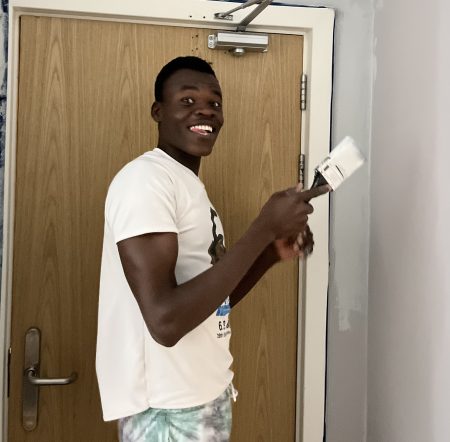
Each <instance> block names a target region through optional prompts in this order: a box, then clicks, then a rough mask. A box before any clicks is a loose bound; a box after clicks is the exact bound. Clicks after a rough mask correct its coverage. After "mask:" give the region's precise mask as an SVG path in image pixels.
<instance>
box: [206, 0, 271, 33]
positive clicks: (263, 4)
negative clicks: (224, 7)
mask: <svg viewBox="0 0 450 442" xmlns="http://www.w3.org/2000/svg"><path fill="white" fill-rule="evenodd" d="M272 2H273V0H248V1H247V2H246V3H243V4H242V5H239V6H237V7H236V8H233V9H230V10H229V11H226V12H216V13H215V14H214V17H215V18H217V19H219V20H232V19H233V16H232V15H231V14H233V12H236V11H239V10H241V9H245V8H248V7H249V6H253V5H258V6H257V7H256V8H255V9H253V11H252V12H250V14H248V15H247V16H246V17H244V19H243V20H242V21H241V22H240V23H239V24H238V26H237V28H236V31H237V32H244V31H245V30H246V29H247V26H248V25H249V24H250V23H251V22H252V21H253V20H254V19H255V17H257V16H258V15H259V14H261V12H262V11H264V9H266V8H267V6H269V5H270V4H271V3H272Z"/></svg>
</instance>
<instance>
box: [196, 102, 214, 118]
mask: <svg viewBox="0 0 450 442" xmlns="http://www.w3.org/2000/svg"><path fill="white" fill-rule="evenodd" d="M195 114H196V115H203V116H215V115H217V110H216V109H214V108H213V107H212V106H211V105H210V104H209V103H198V106H197V107H196V109H195Z"/></svg>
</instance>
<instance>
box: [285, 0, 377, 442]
mask: <svg viewBox="0 0 450 442" xmlns="http://www.w3.org/2000/svg"><path fill="white" fill-rule="evenodd" d="M285 3H288V4H297V5H298V4H302V5H310V6H326V7H331V8H333V9H335V10H336V38H335V67H334V97H333V126H332V142H333V144H336V143H337V142H338V141H340V140H341V139H342V138H343V137H344V136H345V135H352V136H353V137H354V138H355V139H356V141H357V142H358V144H359V146H360V148H361V150H362V151H363V152H364V154H365V155H366V156H368V155H369V148H370V132H371V108H372V102H371V98H372V97H371V90H372V72H373V67H372V62H373V57H372V50H373V0H358V1H357V0H339V1H338V0H326V1H285ZM330 229H331V232H330V233H331V237H330V258H331V267H330V289H329V306H328V315H329V316H328V355H327V391H326V394H327V406H326V432H327V442H362V441H365V439H366V436H365V434H366V433H365V430H366V383H367V378H366V373H367V365H366V363H367V294H368V256H369V168H368V166H365V167H364V168H363V169H362V170H360V171H358V172H357V174H355V176H354V177H352V179H351V180H349V181H348V182H346V183H345V184H344V185H342V187H340V188H339V190H338V191H337V192H336V194H335V195H334V196H333V197H332V200H331V219H330ZM305 442H308V441H305ZM377 442H380V441H377Z"/></svg>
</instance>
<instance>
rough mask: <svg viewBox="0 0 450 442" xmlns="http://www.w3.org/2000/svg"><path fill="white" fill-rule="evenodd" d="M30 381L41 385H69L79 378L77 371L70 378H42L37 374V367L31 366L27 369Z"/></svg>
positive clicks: (26, 373)
mask: <svg viewBox="0 0 450 442" xmlns="http://www.w3.org/2000/svg"><path fill="white" fill-rule="evenodd" d="M25 375H26V376H27V379H28V382H30V383H31V384H33V385H38V386H39V387H42V386H45V385H67V384H71V383H72V382H75V381H76V380H77V377H78V375H77V373H75V372H73V373H72V374H71V375H70V376H69V377H68V378H48V379H47V378H40V377H39V376H38V375H37V369H36V367H29V368H27V369H26V370H25Z"/></svg>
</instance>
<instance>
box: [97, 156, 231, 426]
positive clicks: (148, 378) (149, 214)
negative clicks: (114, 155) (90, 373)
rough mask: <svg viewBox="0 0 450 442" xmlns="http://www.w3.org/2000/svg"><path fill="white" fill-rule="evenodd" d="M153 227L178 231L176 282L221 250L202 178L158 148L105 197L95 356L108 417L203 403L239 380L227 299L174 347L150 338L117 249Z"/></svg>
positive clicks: (219, 230)
mask: <svg viewBox="0 0 450 442" xmlns="http://www.w3.org/2000/svg"><path fill="white" fill-rule="evenodd" d="M150 232H175V233H177V234H178V258H177V263H176V267H175V276H176V280H177V283H178V284H182V283H184V282H185V281H188V280H190V279H192V278H193V277H195V276H196V275H198V274H200V273H202V272H203V271H205V270H207V269H208V268H209V267H211V266H212V263H213V262H215V259H216V257H217V255H220V254H221V253H222V252H223V228H222V224H221V222H220V219H219V218H218V216H217V214H216V212H215V209H214V208H213V206H212V205H211V203H210V201H209V198H208V195H207V193H206V190H205V187H204V185H203V183H202V182H201V181H200V179H199V178H198V177H197V175H195V173H193V172H192V171H191V170H190V169H188V168H187V167H185V166H183V165H181V164H180V163H178V162H177V161H176V160H174V159H173V158H172V157H170V156H169V155H167V154H166V153H165V152H163V151H162V150H160V149H154V150H153V151H150V152H147V153H145V154H143V155H141V156H140V157H138V158H136V159H135V160H133V161H131V162H130V163H128V164H127V165H126V166H125V167H124V168H123V169H122V170H121V171H120V172H119V173H118V174H117V175H116V177H115V178H114V180H113V181H112V183H111V185H110V187H109V190H108V196H107V198H106V206H105V230H104V239H103V255H102V265H101V276H100V300H99V313H98V335H97V357H96V369H97V378H98V383H99V387H100V396H101V401H102V408H103V417H104V419H105V420H113V419H118V418H121V417H125V416H130V415H133V414H136V413H139V412H141V411H144V410H146V409H147V408H149V407H153V408H187V407H193V406H197V405H201V404H204V403H206V402H209V401H211V400H213V399H215V398H216V397H218V396H220V394H222V392H223V391H225V389H226V388H227V386H228V385H229V384H230V382H231V380H232V378H233V373H232V371H231V370H230V366H231V363H232V356H231V354H230V351H229V340H230V335H231V329H230V326H229V320H228V313H229V310H230V308H229V302H228V300H226V301H225V302H224V304H223V305H222V306H221V307H220V308H219V309H218V310H217V311H215V312H213V313H212V314H211V316H210V317H209V318H208V319H206V320H205V321H204V322H203V323H202V324H200V325H199V326H198V327H196V328H195V329H193V330H192V331H190V332H189V333H188V334H187V335H185V336H184V337H183V338H182V339H180V341H179V342H178V343H177V344H176V345H175V346H173V347H164V346H162V345H160V344H158V343H157V342H156V341H155V340H154V339H153V338H152V337H151V335H150V333H149V331H148V329H147V327H146V325H145V323H144V320H143V317H142V314H141V311H140V310H139V307H138V304H137V302H136V300H135V297H134V295H133V293H132V292H131V290H130V288H129V286H128V283H127V281H126V279H125V275H124V272H123V268H122V265H121V262H120V258H119V253H118V249H117V243H118V242H119V241H121V240H123V239H126V238H131V237H133V236H137V235H142V234H145V233H150ZM219 257H220V256H219Z"/></svg>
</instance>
